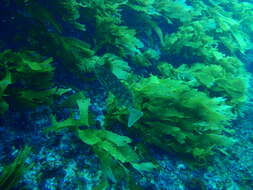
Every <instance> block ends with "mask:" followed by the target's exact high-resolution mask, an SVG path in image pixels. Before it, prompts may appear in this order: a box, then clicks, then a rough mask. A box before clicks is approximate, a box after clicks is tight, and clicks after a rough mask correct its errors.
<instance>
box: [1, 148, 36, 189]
mask: <svg viewBox="0 0 253 190" xmlns="http://www.w3.org/2000/svg"><path fill="white" fill-rule="evenodd" d="M30 153H31V147H28V146H26V147H25V148H24V149H23V150H21V151H20V152H19V154H18V156H17V157H16V159H15V160H14V161H13V162H12V163H11V164H9V165H6V166H4V169H3V171H2V173H1V175H0V189H1V190H11V189H13V188H15V187H16V186H17V184H18V183H19V181H20V180H21V178H22V177H23V175H24V174H25V173H26V172H27V171H28V170H29V169H30V168H31V167H32V164H31V163H30V164H28V163H26V159H27V157H28V156H29V154H30Z"/></svg>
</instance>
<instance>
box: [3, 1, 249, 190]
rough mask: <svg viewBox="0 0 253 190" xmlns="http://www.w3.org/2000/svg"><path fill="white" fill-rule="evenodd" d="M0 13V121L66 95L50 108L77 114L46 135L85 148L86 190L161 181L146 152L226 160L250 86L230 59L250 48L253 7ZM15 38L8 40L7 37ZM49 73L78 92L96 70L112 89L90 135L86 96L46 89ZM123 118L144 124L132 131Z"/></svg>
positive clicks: (70, 5) (135, 6)
mask: <svg viewBox="0 0 253 190" xmlns="http://www.w3.org/2000/svg"><path fill="white" fill-rule="evenodd" d="M4 2H5V3H4V5H3V7H4V11H3V12H2V13H1V14H3V16H4V18H5V19H6V20H7V21H6V22H5V23H4V24H3V25H4V27H5V28H3V30H6V32H4V33H3V37H4V38H3V39H1V46H0V48H1V51H2V52H1V53H0V61H1V65H0V100H1V102H0V113H1V114H2V115H3V114H6V113H7V112H8V110H19V111H22V110H24V109H27V108H28V109H31V108H34V107H36V106H39V105H48V106H50V107H52V108H53V107H54V106H55V101H56V100H57V99H58V98H59V97H61V96H63V95H64V94H65V93H67V92H69V91H71V89H74V90H75V92H76V93H75V94H74V95H71V96H68V97H67V98H66V99H65V100H64V101H63V102H61V105H60V107H61V108H62V107H65V108H70V107H75V108H77V109H78V110H79V117H78V118H76V117H74V116H73V117H72V116H71V117H69V118H67V119H66V120H63V121H62V120H61V121H59V120H58V119H57V117H56V116H54V115H52V117H51V118H52V125H51V126H50V127H49V128H46V129H45V133H49V132H52V131H54V132H60V131H62V130H64V129H69V130H70V131H72V132H73V133H75V134H76V136H77V137H78V138H79V139H80V140H81V141H82V142H83V143H85V144H87V145H90V146H91V147H92V149H93V151H94V154H96V155H97V156H98V157H99V158H100V160H101V170H102V171H103V175H102V177H101V183H100V184H99V185H98V186H96V187H94V189H105V188H106V187H108V186H109V182H113V183H117V182H118V181H120V180H122V179H124V180H126V181H127V182H128V186H129V188H130V189H138V188H139V187H137V186H136V185H135V182H134V181H133V179H132V178H131V175H130V173H131V172H132V171H134V170H137V171H139V172H147V171H151V170H153V169H155V168H158V169H159V167H158V166H157V165H156V164H155V162H154V161H153V163H152V162H151V160H152V159H150V156H144V155H147V152H148V151H149V147H150V145H155V146H156V147H158V148H161V149H163V150H165V151H168V152H171V151H173V152H176V153H178V155H179V156H181V158H182V159H186V160H188V161H189V163H194V165H202V166H204V165H205V164H206V162H207V161H208V160H209V159H211V155H213V154H215V152H216V151H222V152H223V153H225V154H227V153H226V149H225V147H226V146H231V145H232V144H233V143H234V142H235V141H236V139H233V130H232V129H231V127H230V126H231V121H232V120H234V119H236V118H237V117H238V116H239V115H241V114H243V106H244V104H245V103H247V101H248V86H249V84H248V83H249V75H248V73H247V72H246V71H245V69H244V65H243V63H242V62H241V60H240V55H244V54H245V53H246V52H247V50H249V49H250V48H252V40H253V39H252V35H251V34H252V32H253V4H250V3H247V2H239V1H238V0H231V1H225V0H219V1H213V0H208V1H201V0H187V1H184V0H176V1H173V0H110V1H109V0H55V1H50V0H44V1H42V0H41V1H35V0H26V1H24V0H15V1H11V0H9V1H4ZM13 7H15V8H14V9H13ZM9 10H11V11H9ZM10 17H11V18H14V19H10ZM14 26H15V27H14ZM13 27H14V28H16V31H11V29H12V28H13ZM9 31H11V32H9ZM250 35H251V36H250ZM58 67H63V68H65V69H66V70H68V71H70V74H71V75H74V76H77V77H78V81H79V82H80V83H83V84H84V85H85V84H88V83H95V82H96V81H100V82H101V81H103V80H104V79H103V75H99V74H97V73H98V72H97V70H98V69H100V70H101V69H103V67H104V68H106V70H105V73H106V72H107V73H106V76H107V77H109V78H110V76H111V74H113V76H114V77H116V79H115V80H114V77H112V79H113V80H114V81H107V82H106V81H105V84H101V85H102V88H104V89H105V90H106V92H107V95H108V96H107V100H106V108H105V110H104V113H105V121H104V122H103V125H100V126H95V125H94V121H93V120H94V115H93V114H92V113H91V112H90V110H89V108H90V105H92V102H91V101H90V98H91V97H88V95H87V94H89V93H87V92H83V91H82V90H81V89H79V88H78V87H75V86H73V85H71V84H69V85H68V83H67V82H65V83H66V84H65V85H64V86H63V87H62V86H60V85H59V83H56V82H55V80H54V78H55V77H56V76H57V75H59V73H57V72H55V70H56V69H57V68H58ZM107 74H108V75H107ZM66 80H67V79H66ZM115 81H116V82H115ZM126 91H127V94H129V97H124V98H125V101H128V102H131V101H132V102H131V104H132V105H130V104H127V103H125V104H124V105H122V100H121V99H122V98H121V96H124V95H126ZM130 96H131V97H130ZM129 98H132V100H131V101H129ZM100 103H101V102H97V104H100ZM129 107H134V108H136V109H138V110H140V111H141V112H142V113H143V116H142V117H140V118H139V117H138V118H137V119H136V122H134V124H133V126H132V127H131V128H129V127H128V126H127V125H128V119H129V114H130V113H129V112H130V111H129V110H130V109H129ZM73 115H74V114H73ZM114 126H118V129H117V128H115V127H114ZM140 147H142V148H140Z"/></svg>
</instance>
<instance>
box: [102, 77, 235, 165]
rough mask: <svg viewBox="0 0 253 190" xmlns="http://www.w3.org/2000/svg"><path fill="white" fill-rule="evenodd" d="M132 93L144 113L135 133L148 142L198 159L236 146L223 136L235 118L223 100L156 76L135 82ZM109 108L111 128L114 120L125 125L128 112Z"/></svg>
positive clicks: (182, 83)
mask: <svg viewBox="0 0 253 190" xmlns="http://www.w3.org/2000/svg"><path fill="white" fill-rule="evenodd" d="M133 90H134V94H135V97H136V100H135V101H136V102H138V104H139V106H141V109H142V110H143V112H144V116H143V117H142V119H140V120H139V121H138V122H137V124H136V125H135V132H137V131H138V132H139V133H140V134H139V135H140V136H141V137H142V138H143V140H144V141H145V142H147V143H150V144H155V145H157V146H158V147H160V148H163V149H165V150H170V149H173V150H174V151H176V152H179V153H182V154H188V155H192V156H193V157H194V158H195V159H196V160H205V159H207V158H208V156H210V155H212V154H213V153H214V152H213V149H214V148H215V147H217V146H225V145H231V144H233V142H234V140H233V139H232V138H230V137H226V136H224V135H223V134H222V132H223V131H225V126H226V125H228V124H229V121H230V120H232V119H233V118H234V115H233V113H232V112H231V106H228V105H227V104H226V103H225V99H224V98H222V97H216V98H210V97H208V96H207V95H206V94H205V93H203V92H199V91H197V90H195V89H193V88H191V87H190V86H188V85H187V83H184V82H183V81H178V80H173V79H159V78H157V77H155V76H151V77H149V78H146V79H143V80H142V81H141V82H139V83H136V84H135V85H134V86H133ZM108 106H109V108H110V109H109V110H108V111H109V113H108V114H107V119H108V120H109V121H110V122H109V123H108V125H110V123H111V120H113V119H114V120H118V121H120V122H122V123H125V122H126V121H125V119H124V118H125V117H124V114H125V113H124V112H120V110H117V108H116V107H114V104H113V102H112V103H111V104H108ZM217 138H220V139H223V142H222V140H219V141H217Z"/></svg>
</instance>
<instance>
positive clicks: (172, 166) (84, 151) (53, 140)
mask: <svg viewBox="0 0 253 190" xmlns="http://www.w3.org/2000/svg"><path fill="white" fill-rule="evenodd" d="M103 96H104V95H103ZM101 99H103V98H101V95H99V94H96V95H94V96H93V103H92V106H91V111H93V112H94V113H95V114H96V115H97V118H96V120H97V121H98V122H99V120H101V118H103V116H102V113H103V109H104V107H103V105H101V102H102V100H101ZM51 112H52V110H50V108H48V107H43V106H42V107H38V108H37V109H35V110H32V111H26V112H15V111H9V112H8V113H6V114H5V115H4V117H1V124H0V131H1V133H0V139H1V140H0V172H1V170H2V169H3V166H4V164H7V163H10V162H11V161H12V160H14V158H15V157H16V156H17V153H18V150H20V149H21V148H22V147H23V146H24V145H25V144H27V145H30V146H32V148H33V151H32V153H31V154H30V155H29V158H28V159H27V161H26V162H27V164H29V163H30V164H32V163H33V166H32V168H31V169H29V170H28V171H27V172H26V173H25V175H24V177H23V179H22V180H21V181H20V183H19V186H18V187H17V189H19V187H21V186H22V187H25V189H27V190H56V189H64V190H74V189H85V190H92V188H93V187H94V185H96V184H98V183H99V179H100V176H101V170H100V169H99V160H98V159H97V158H96V156H95V155H94V154H93V153H92V150H91V148H90V147H89V146H88V145H85V144H84V143H82V142H81V141H80V140H79V139H78V138H77V137H76V136H75V135H73V133H72V132H70V131H68V130H63V131H61V132H60V133H57V134H56V133H49V134H45V133H43V129H45V128H46V127H48V126H49V125H50V114H51ZM59 114H62V117H64V114H66V115H68V110H67V111H66V113H65V112H64V111H63V112H61V113H59ZM230 128H232V129H234V131H235V132H234V134H233V136H234V138H235V139H236V140H237V141H236V143H235V144H234V145H233V146H232V147H229V148H228V149H227V151H226V152H222V151H218V152H216V154H215V155H214V156H213V158H212V161H211V163H209V165H208V167H204V168H192V167H189V166H188V164H187V163H186V162H184V161H183V160H181V159H180V157H178V156H177V155H176V154H174V153H164V152H162V151H159V150H156V149H155V148H152V147H151V148H150V149H151V152H152V155H153V156H154V158H155V160H156V161H157V163H158V164H159V165H160V167H159V169H157V170H154V171H153V172H147V173H145V172H144V173H141V174H140V173H135V175H136V176H134V179H135V180H136V182H137V183H138V184H139V185H140V186H141V187H143V189H147V190H198V189H199V190H243V189H245V190H251V189H253V109H252V105H251V104H250V103H249V104H248V105H246V106H245V112H244V114H243V115H242V116H240V117H239V118H238V119H237V120H235V121H233V122H232V123H231V127H230ZM110 189H116V190H117V189H124V183H118V184H117V185H111V188H110Z"/></svg>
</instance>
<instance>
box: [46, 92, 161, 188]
mask: <svg viewBox="0 0 253 190" xmlns="http://www.w3.org/2000/svg"><path fill="white" fill-rule="evenodd" d="M67 102H69V103H67V104H66V103H65V105H71V106H73V104H72V103H74V102H76V103H75V104H77V105H78V110H79V117H78V118H73V117H70V118H68V119H66V120H63V121H57V120H56V118H55V117H54V116H52V124H51V126H50V127H48V128H46V129H45V130H44V132H45V133H49V132H60V131H62V130H63V129H69V130H71V131H73V132H74V133H75V134H76V135H77V137H78V138H79V139H80V140H81V141H82V142H83V143H85V144H87V145H89V146H91V147H92V150H93V151H94V153H95V154H96V155H97V156H98V158H99V159H100V163H101V171H102V176H101V183H100V184H99V185H97V186H96V187H94V188H95V189H103V187H108V185H109V182H108V180H110V181H112V182H113V183H115V184H117V183H118V182H119V180H126V181H127V182H128V185H129V186H136V188H137V185H136V184H135V182H133V179H132V178H131V177H130V176H131V175H129V174H130V169H131V168H129V166H125V165H124V164H126V163H128V164H130V166H131V167H132V168H135V169H136V170H137V171H139V172H144V171H151V170H153V169H155V168H156V167H157V166H156V165H154V164H153V163H151V162H141V159H140V157H139V156H138V154H137V153H136V152H135V151H134V149H133V148H132V146H131V145H130V143H132V140H131V139H130V138H129V137H127V136H123V135H119V134H117V133H114V132H112V131H109V130H106V129H94V128H91V127H90V126H89V120H90V119H89V118H90V116H89V115H90V114H89V105H90V100H89V99H87V98H85V96H84V95H83V94H77V95H74V96H73V97H70V101H68V100H67ZM80 127H85V128H83V129H80Z"/></svg>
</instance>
